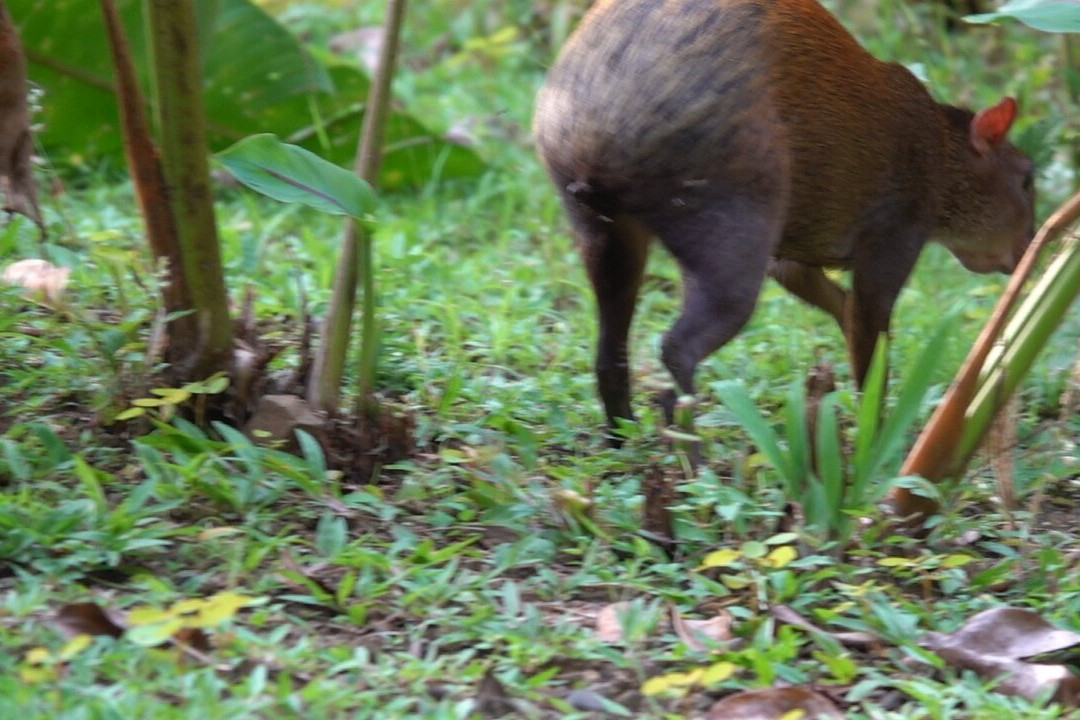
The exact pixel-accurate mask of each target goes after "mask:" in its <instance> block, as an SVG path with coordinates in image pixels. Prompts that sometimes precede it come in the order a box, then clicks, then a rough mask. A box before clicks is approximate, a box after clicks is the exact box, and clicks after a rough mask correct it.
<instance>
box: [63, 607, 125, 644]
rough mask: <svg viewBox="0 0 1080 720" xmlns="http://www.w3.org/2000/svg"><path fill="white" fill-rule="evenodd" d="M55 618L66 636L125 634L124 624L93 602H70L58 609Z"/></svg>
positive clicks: (118, 635) (112, 635)
mask: <svg viewBox="0 0 1080 720" xmlns="http://www.w3.org/2000/svg"><path fill="white" fill-rule="evenodd" d="M53 620H54V621H55V622H56V627H57V629H58V630H60V632H61V633H63V634H64V636H65V637H75V636H76V635H108V636H109V637H114V638H118V637H120V636H121V635H123V634H124V626H123V625H122V624H121V623H120V622H119V621H118V620H114V619H113V618H112V617H111V616H110V614H109V613H108V612H107V611H105V610H104V609H103V608H102V607H101V606H100V605H97V604H96V603H92V602H80V603H68V604H67V605H64V606H63V607H61V608H60V609H59V610H57V611H56V613H55V614H54V615H53Z"/></svg>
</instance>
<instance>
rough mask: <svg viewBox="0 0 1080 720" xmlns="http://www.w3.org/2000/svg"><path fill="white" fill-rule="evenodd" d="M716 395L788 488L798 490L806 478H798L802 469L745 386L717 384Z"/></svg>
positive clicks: (730, 382) (728, 383)
mask: <svg viewBox="0 0 1080 720" xmlns="http://www.w3.org/2000/svg"><path fill="white" fill-rule="evenodd" d="M715 388H716V392H717V394H719V396H720V400H721V402H723V403H724V406H725V407H726V408H727V409H728V410H730V411H731V412H732V413H733V414H734V415H735V417H736V418H737V419H738V420H739V424H740V425H742V426H743V429H744V430H746V434H747V435H749V436H750V439H751V440H753V441H754V444H755V445H757V446H758V448H760V449H761V452H762V454H763V455H764V456H765V459H766V460H768V461H769V463H770V464H771V465H772V466H773V467H774V468H776V471H777V472H779V473H780V476H781V477H782V478H783V479H784V483H785V485H786V486H787V487H798V484H799V483H801V482H802V477H801V476H800V475H799V474H798V468H796V467H795V466H794V464H793V463H792V462H791V458H790V457H788V456H787V455H786V454H785V453H784V451H783V450H782V449H781V448H780V441H779V438H778V437H777V434H776V432H775V431H774V430H773V429H772V428H771V427H770V426H769V424H768V423H767V422H766V421H765V418H764V417H762V415H761V412H760V411H759V410H758V408H757V405H756V404H755V403H754V401H753V400H751V399H750V396H749V395H748V394H747V393H746V388H745V387H743V385H742V383H739V382H737V381H734V380H725V381H723V382H719V383H716V385H715Z"/></svg>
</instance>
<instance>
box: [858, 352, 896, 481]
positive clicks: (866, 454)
mask: <svg viewBox="0 0 1080 720" xmlns="http://www.w3.org/2000/svg"><path fill="white" fill-rule="evenodd" d="M888 364H889V340H888V336H887V335H885V334H884V333H882V334H881V335H880V336H878V341H877V345H876V346H875V347H874V355H873V357H872V358H871V359H870V369H869V371H868V372H867V373H866V382H864V383H863V393H862V400H861V401H860V402H859V412H858V420H857V423H858V425H857V427H858V430H859V431H858V433H857V435H856V437H855V478H856V482H858V481H859V480H861V479H864V478H866V477H867V475H868V472H869V469H870V466H871V463H872V462H873V458H874V455H873V449H874V441H875V440H876V439H877V434H878V426H879V424H880V422H881V413H882V412H883V411H884V397H885V383H886V382H887V380H888Z"/></svg>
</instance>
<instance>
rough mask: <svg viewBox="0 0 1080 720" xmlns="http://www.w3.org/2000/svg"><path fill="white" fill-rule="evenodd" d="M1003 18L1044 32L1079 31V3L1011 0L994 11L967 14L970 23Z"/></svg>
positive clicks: (1069, 0)
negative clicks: (1017, 21)
mask: <svg viewBox="0 0 1080 720" xmlns="http://www.w3.org/2000/svg"><path fill="white" fill-rule="evenodd" d="M1003 18H1009V19H1012V20H1019V21H1020V22H1022V23H1024V24H1025V25H1027V26H1028V27H1033V28H1035V29H1036V30H1043V31H1045V32H1071V33H1080V3H1078V2H1077V1H1076V0H1012V2H1007V3H1005V4H1004V5H1002V6H1001V7H999V8H998V9H997V11H996V12H990V13H981V14H979V15H968V16H967V17H965V18H964V19H965V20H967V21H968V22H970V23H980V24H981V23H991V22H995V21H997V20H1001V19H1003Z"/></svg>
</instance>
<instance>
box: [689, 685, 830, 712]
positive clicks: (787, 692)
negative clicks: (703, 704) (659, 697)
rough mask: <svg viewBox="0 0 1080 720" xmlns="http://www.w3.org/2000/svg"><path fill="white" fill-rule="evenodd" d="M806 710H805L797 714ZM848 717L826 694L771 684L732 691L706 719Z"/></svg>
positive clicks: (711, 709) (710, 710) (713, 708)
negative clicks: (760, 687)
mask: <svg viewBox="0 0 1080 720" xmlns="http://www.w3.org/2000/svg"><path fill="white" fill-rule="evenodd" d="M798 711H802V714H801V715H799V714H796V713H797V712H798ZM796 717H797V718H799V719H800V720H844V716H843V715H841V714H840V711H839V710H837V709H836V706H835V705H833V704H832V702H831V701H830V700H829V699H828V698H826V697H825V696H824V695H819V694H818V693H816V692H814V691H812V690H807V689H806V688H794V687H793V688H769V689H767V690H749V691H747V692H741V693H736V694H735V695H729V696H727V697H726V698H724V699H723V700H721V701H719V702H717V703H716V704H715V705H713V706H712V707H711V708H709V713H708V715H706V716H705V720H787V719H788V718H796Z"/></svg>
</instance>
